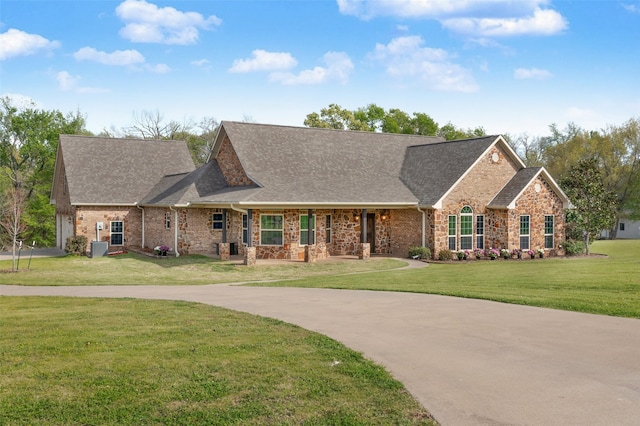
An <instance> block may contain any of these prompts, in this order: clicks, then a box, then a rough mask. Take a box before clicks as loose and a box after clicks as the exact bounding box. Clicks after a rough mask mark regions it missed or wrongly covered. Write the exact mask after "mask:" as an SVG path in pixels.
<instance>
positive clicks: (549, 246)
mask: <svg viewBox="0 0 640 426" xmlns="http://www.w3.org/2000/svg"><path fill="white" fill-rule="evenodd" d="M549 218H550V219H551V232H548V231H549V230H548V229H547V224H548V222H547V219H549ZM555 232H556V219H555V217H554V215H552V214H546V215H544V248H545V249H553V248H554V247H555V243H556V242H555V238H554V234H555ZM549 238H550V239H551V244H547V241H548V239H549Z"/></svg>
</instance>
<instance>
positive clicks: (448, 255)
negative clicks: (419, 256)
mask: <svg viewBox="0 0 640 426" xmlns="http://www.w3.org/2000/svg"><path fill="white" fill-rule="evenodd" d="M452 259H453V252H452V251H451V250H449V249H444V250H440V252H439V253H438V260H452Z"/></svg>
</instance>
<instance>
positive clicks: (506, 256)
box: [500, 249, 511, 260]
mask: <svg viewBox="0 0 640 426" xmlns="http://www.w3.org/2000/svg"><path fill="white" fill-rule="evenodd" d="M510 255H511V253H510V252H509V250H507V249H502V250H500V256H502V258H503V259H505V260H506V259H509V256H510Z"/></svg>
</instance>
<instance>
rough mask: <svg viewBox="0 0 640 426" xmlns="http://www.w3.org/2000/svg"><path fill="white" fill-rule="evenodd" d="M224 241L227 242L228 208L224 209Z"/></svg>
mask: <svg viewBox="0 0 640 426" xmlns="http://www.w3.org/2000/svg"><path fill="white" fill-rule="evenodd" d="M222 242H223V243H226V242H227V209H222Z"/></svg>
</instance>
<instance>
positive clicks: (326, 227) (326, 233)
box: [324, 214, 332, 244]
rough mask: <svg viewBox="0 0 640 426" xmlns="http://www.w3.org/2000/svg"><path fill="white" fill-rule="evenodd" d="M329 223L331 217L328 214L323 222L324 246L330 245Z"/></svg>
mask: <svg viewBox="0 0 640 426" xmlns="http://www.w3.org/2000/svg"><path fill="white" fill-rule="evenodd" d="M331 222H332V217H331V215H330V214H328V215H327V217H326V218H325V222H324V242H325V243H326V244H331Z"/></svg>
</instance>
